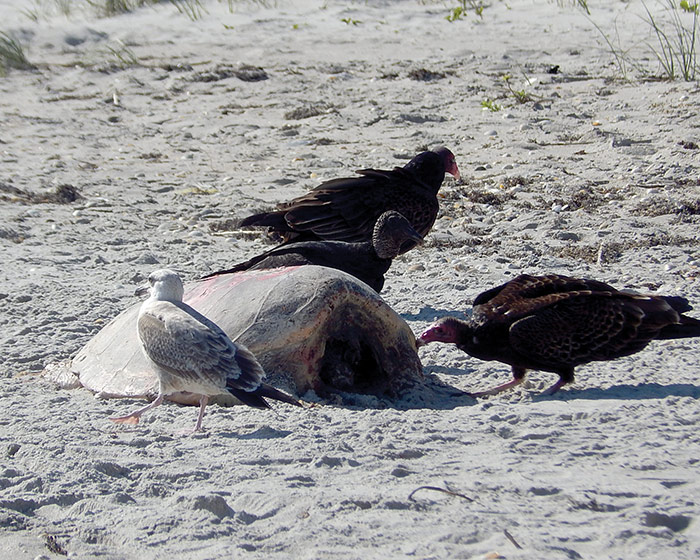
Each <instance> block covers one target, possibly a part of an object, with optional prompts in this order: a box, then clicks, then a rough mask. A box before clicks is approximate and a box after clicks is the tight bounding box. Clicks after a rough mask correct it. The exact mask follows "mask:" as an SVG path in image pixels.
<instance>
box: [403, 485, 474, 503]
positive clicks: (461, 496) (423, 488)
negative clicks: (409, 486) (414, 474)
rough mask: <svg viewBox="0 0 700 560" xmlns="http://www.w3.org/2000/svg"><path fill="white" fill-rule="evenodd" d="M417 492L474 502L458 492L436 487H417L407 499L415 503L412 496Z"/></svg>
mask: <svg viewBox="0 0 700 560" xmlns="http://www.w3.org/2000/svg"><path fill="white" fill-rule="evenodd" d="M419 490H432V491H434V492H442V493H443V494H448V495H450V496H457V497H458V498H462V499H464V500H467V501H468V502H473V501H474V500H473V498H470V497H469V496H465V495H464V494H460V493H459V492H454V491H452V490H447V489H445V488H439V487H438V486H419V487H418V488H416V489H415V490H414V491H413V492H411V493H410V494H409V495H408V499H409V500H411V501H412V502H415V501H416V500H415V499H414V498H413V495H414V494H415V493H416V492H418V491H419Z"/></svg>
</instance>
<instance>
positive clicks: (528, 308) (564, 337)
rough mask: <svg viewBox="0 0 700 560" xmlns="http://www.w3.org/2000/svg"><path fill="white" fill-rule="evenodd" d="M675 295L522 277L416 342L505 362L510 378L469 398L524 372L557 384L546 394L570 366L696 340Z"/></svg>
mask: <svg viewBox="0 0 700 560" xmlns="http://www.w3.org/2000/svg"><path fill="white" fill-rule="evenodd" d="M690 309H692V307H691V306H690V305H689V304H688V300H686V299H685V298H682V297H675V296H652V295H640V294H636V293H632V292H628V291H618V290H616V289H615V288H613V287H612V286H609V285H608V284H604V283H603V282H598V281H596V280H583V279H578V278H569V277H567V276H559V275H555V274H552V275H548V276H529V275H526V274H524V275H521V276H518V277H517V278H514V279H513V280H511V281H510V282H506V283H505V284H503V285H502V286H498V287H496V288H493V289H491V290H488V291H486V292H484V293H482V294H480V295H479V296H477V298H476V299H475V300H474V307H473V311H472V316H471V318H470V319H469V320H467V321H464V320H461V319H458V318H455V317H444V318H442V319H439V320H438V321H437V322H436V323H434V324H433V325H432V326H430V327H429V328H428V329H426V330H425V331H424V332H423V333H422V334H421V335H420V336H419V337H418V339H417V340H416V344H417V345H418V346H422V345H424V344H428V343H429V342H433V341H438V342H454V343H455V344H456V345H457V347H458V348H460V349H461V350H464V351H465V352H466V353H467V354H469V355H470V356H473V357H475V358H479V359H481V360H497V361H499V362H503V363H506V364H509V365H510V366H511V368H512V372H513V379H512V380H511V381H509V382H508V383H505V384H503V385H499V386H497V387H494V388H493V389H490V390H488V391H483V392H480V393H473V394H472V395H473V396H484V395H495V394H496V393H500V392H501V391H503V390H505V389H509V388H511V387H513V386H515V385H518V384H519V383H521V382H522V381H523V379H524V377H525V372H526V371H527V370H528V369H539V370H543V371H550V372H552V373H556V374H558V375H559V380H558V381H557V382H556V383H555V384H554V385H552V386H551V387H550V388H549V389H548V390H547V391H545V393H546V394H553V393H555V392H556V391H558V390H559V388H560V387H562V386H563V385H566V384H567V383H571V382H572V381H573V380H574V368H575V367H576V366H578V365H581V364H586V363H588V362H593V361H602V360H612V359H614V358H619V357H621V356H629V355H630V354H634V353H635V352H638V351H640V350H642V349H643V348H644V347H645V346H646V345H647V344H649V342H650V341H651V340H653V339H671V338H686V337H695V336H700V321H699V320H697V319H693V318H692V317H688V316H686V315H683V314H682V313H683V312H685V311H688V310H690Z"/></svg>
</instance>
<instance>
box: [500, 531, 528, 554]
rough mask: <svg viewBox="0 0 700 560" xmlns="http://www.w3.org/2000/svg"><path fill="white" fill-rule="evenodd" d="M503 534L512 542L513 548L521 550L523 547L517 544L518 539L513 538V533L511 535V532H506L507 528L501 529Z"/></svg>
mask: <svg viewBox="0 0 700 560" xmlns="http://www.w3.org/2000/svg"><path fill="white" fill-rule="evenodd" d="M503 534H504V535H505V536H506V538H507V539H508V540H509V541H510V542H511V543H513V546H514V547H515V548H517V549H518V550H522V549H523V547H522V546H520V545H519V544H518V541H516V540H515V539H514V538H513V535H511V534H510V533H509V532H508V529H503Z"/></svg>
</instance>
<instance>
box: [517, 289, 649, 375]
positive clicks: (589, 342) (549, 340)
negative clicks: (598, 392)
mask: <svg viewBox="0 0 700 560" xmlns="http://www.w3.org/2000/svg"><path fill="white" fill-rule="evenodd" d="M563 295H564V294H552V295H551V296H548V298H551V299H555V298H556V297H557V296H563ZM640 320H641V318H640V317H639V316H638V315H637V316H636V318H635V316H634V315H632V316H628V314H627V313H625V310H623V309H622V306H621V305H620V304H619V302H618V301H616V300H615V299H614V298H612V297H610V296H609V295H605V294H603V295H591V294H589V293H586V292H579V293H577V295H571V297H567V298H561V299H559V300H558V301H555V302H554V303H553V304H552V305H549V306H547V307H543V308H541V309H539V310H536V311H533V312H532V313H531V314H530V315H528V316H525V317H523V318H522V319H519V320H517V321H516V322H515V323H514V324H513V325H512V326H511V328H510V342H511V345H512V346H513V348H514V349H515V350H516V351H517V352H519V353H520V354H522V355H524V356H528V357H529V358H531V359H533V360H536V361H538V362H539V363H542V364H549V365H554V366H556V365H562V366H573V365H577V364H582V363H585V362H588V361H593V360H607V359H611V358H614V357H618V356H619V355H623V354H620V353H619V352H620V351H622V349H624V348H625V347H626V345H628V344H629V342H630V341H631V340H633V339H634V337H635V335H636V327H637V325H638V324H639V321H640Z"/></svg>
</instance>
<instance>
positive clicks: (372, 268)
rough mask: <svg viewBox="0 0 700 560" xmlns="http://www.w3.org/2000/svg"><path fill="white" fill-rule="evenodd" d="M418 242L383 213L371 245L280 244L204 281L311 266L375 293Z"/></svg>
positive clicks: (401, 222) (395, 217)
mask: <svg viewBox="0 0 700 560" xmlns="http://www.w3.org/2000/svg"><path fill="white" fill-rule="evenodd" d="M421 241H422V238H421V236H420V235H418V232H416V230H414V229H413V228H412V227H411V224H410V223H409V222H408V220H407V219H406V218H404V217H403V216H402V215H401V214H399V213H398V212H395V211H393V210H391V211H389V212H384V213H383V214H382V215H381V216H379V219H378V220H377V223H376V224H375V226H374V231H373V234H372V240H371V241H362V242H356V243H348V242H346V241H296V242H290V243H284V244H282V245H280V246H278V247H275V248H274V249H270V250H269V251H266V252H265V253H262V254H261V255H258V256H256V257H253V258H252V259H250V260H248V261H246V262H244V263H240V264H237V265H235V266H233V267H232V268H229V269H227V270H221V271H218V272H214V273H212V274H208V275H207V276H204V278H210V277H212V276H218V275H220V274H230V273H232V272H240V271H242V270H263V269H269V268H278V267H282V266H303V265H310V264H315V265H319V266H327V267H329V268H336V269H338V270H342V271H344V272H347V273H348V274H351V275H352V276H354V277H355V278H358V279H359V280H362V281H363V282H364V283H365V284H367V285H368V286H369V287H370V288H372V289H373V290H375V291H376V292H381V290H382V288H383V287H384V274H385V273H386V271H387V270H389V267H390V266H391V262H392V260H393V259H394V258H396V257H397V256H398V255H400V254H401V253H403V252H404V249H405V248H406V247H407V246H414V245H415V244H416V243H420V242H421Z"/></svg>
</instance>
